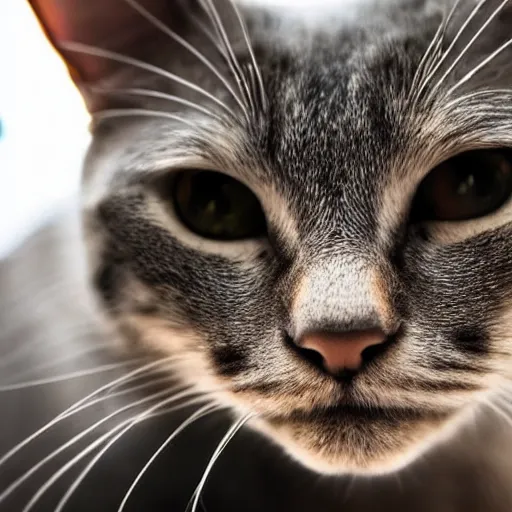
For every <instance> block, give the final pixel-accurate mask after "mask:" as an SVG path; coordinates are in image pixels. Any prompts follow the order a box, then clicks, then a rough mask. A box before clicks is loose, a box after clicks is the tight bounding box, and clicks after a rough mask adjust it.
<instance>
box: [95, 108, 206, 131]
mask: <svg viewBox="0 0 512 512" xmlns="http://www.w3.org/2000/svg"><path fill="white" fill-rule="evenodd" d="M92 117H93V119H94V121H102V120H104V119H116V118H120V117H160V118H163V119H172V120H173V121H178V122H181V123H184V124H186V125H188V126H190V127H191V128H197V124H195V123H193V122H192V121H190V120H188V119H185V118H183V117H180V116H178V115H177V114H172V113H170V112H163V111H160V110H148V109H144V108H119V109H115V108H113V109H106V110H100V111H98V112H95V113H94V114H93V115H92Z"/></svg>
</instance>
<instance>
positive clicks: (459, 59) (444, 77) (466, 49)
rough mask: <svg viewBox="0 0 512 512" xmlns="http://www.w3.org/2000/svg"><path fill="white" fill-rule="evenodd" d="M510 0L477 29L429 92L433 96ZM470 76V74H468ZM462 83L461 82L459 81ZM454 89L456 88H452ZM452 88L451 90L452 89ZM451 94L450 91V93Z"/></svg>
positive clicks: (504, 0)
mask: <svg viewBox="0 0 512 512" xmlns="http://www.w3.org/2000/svg"><path fill="white" fill-rule="evenodd" d="M509 1H510V0H503V1H502V2H501V4H500V5H499V7H498V8H497V9H496V10H495V11H494V12H493V13H492V14H491V15H490V16H489V18H488V19H487V21H486V22H485V23H484V24H483V25H482V26H481V27H480V29H479V30H478V31H477V33H476V34H475V35H474V36H473V37H472V38H471V40H470V41H469V43H468V44H467V45H466V46H465V47H464V48H463V49H462V51H461V52H460V53H459V55H458V56H457V58H456V59H455V61H454V62H453V63H452V64H451V66H450V67H449V68H448V69H447V70H446V71H445V73H444V74H443V75H442V76H441V78H440V79H439V80H438V81H437V83H436V84H435V85H434V87H433V89H432V90H431V91H430V92H429V95H430V96H432V95H433V94H435V93H436V91H438V90H439V88H440V87H441V85H442V84H443V83H444V81H445V80H446V79H447V78H448V76H450V74H451V73H452V72H453V70H454V69H455V68H456V67H457V64H458V63H459V62H460V61H461V59H462V58H463V57H464V55H466V53H467V52H468V51H469V50H470V48H471V47H472V46H473V45H474V43H475V42H476V41H477V40H478V39H479V38H480V36H481V35H482V33H483V32H484V31H485V30H486V28H487V27H488V26H489V25H490V24H491V22H492V21H493V20H494V18H496V16H497V15H498V14H499V13H500V12H501V11H502V10H503V8H504V7H505V6H506V4H507V3H508V2H509ZM485 2H486V0H482V2H481V4H482V5H483V3H485ZM466 76H468V75H466ZM459 83H460V82H459ZM452 89H453V90H454V88H452ZM452 89H450V91H452ZM448 94H450V93H448Z"/></svg>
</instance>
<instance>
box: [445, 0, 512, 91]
mask: <svg viewBox="0 0 512 512" xmlns="http://www.w3.org/2000/svg"><path fill="white" fill-rule="evenodd" d="M507 1H508V0H507ZM509 46H512V38H511V39H509V40H508V41H507V42H506V43H504V44H502V45H501V46H500V47H499V48H498V49H497V50H496V51H495V52H493V53H492V54H491V55H489V57H487V58H486V59H484V60H483V61H482V62H480V64H478V66H476V67H475V68H474V69H473V70H472V71H470V72H469V73H467V74H466V75H465V76H464V78H462V79H461V80H460V81H459V82H457V83H456V84H455V85H454V86H453V87H452V88H451V89H450V90H449V91H448V96H450V95H452V94H453V93H454V92H455V91H456V90H457V89H458V88H459V87H461V86H462V85H464V84H465V83H466V82H468V81H469V80H471V78H473V77H474V76H475V75H476V74H477V73H478V72H479V71H480V70H482V69H483V68H484V67H485V66H487V65H488V64H489V63H490V62H492V61H493V60H494V59H495V58H496V57H498V56H499V55H500V54H501V53H503V52H504V51H505V50H506V49H507V48H508V47H509Z"/></svg>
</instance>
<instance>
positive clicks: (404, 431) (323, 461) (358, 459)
mask: <svg viewBox="0 0 512 512" xmlns="http://www.w3.org/2000/svg"><path fill="white" fill-rule="evenodd" d="M258 423H259V425H258V428H259V429H260V430H261V431H263V432H264V433H265V434H266V435H267V436H270V437H271V438H272V439H274V441H277V442H278V444H279V445H281V446H282V447H283V448H284V449H285V451H286V452H287V453H288V454H289V455H290V456H291V457H292V458H294V459H295V460H297V461H298V462H300V463H301V464H302V465H304V466H306V467H307V468H309V469H312V470H313V471H316V472H318V473H321V474H325V475H343V474H352V475H367V476H371V475H383V474H387V473H392V472H396V471H399V470H400V469H403V468H404V467H406V466H408V465H409V464H411V463H412V462H413V461H414V460H416V459H417V458H418V457H419V456H421V455H422V454H423V453H424V452H426V451H427V450H428V449H429V448H430V447H431V446H432V445H433V444H435V443H436V441H438V440H439V439H441V438H442V437H443V436H444V435H446V433H447V431H448V430H450V429H449V428H448V427H449V426H450V425H452V422H451V421H450V417H449V416H448V415H442V414H432V413H428V414H427V413H425V412H418V411H415V410H413V409H410V410H409V409H392V408H386V409H379V408H362V407H354V406H336V407H330V408H324V409H321V410H320V409H319V410H315V411H312V412H311V413H307V414H305V413H303V412H301V413H297V414H292V415H290V416H288V417H272V418H266V419H265V420H260V421H259V422H258Z"/></svg>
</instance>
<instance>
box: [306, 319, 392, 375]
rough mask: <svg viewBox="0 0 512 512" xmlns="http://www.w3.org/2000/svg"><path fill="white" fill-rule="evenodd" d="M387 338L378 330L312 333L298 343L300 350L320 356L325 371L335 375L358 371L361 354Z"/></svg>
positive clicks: (361, 361) (361, 358) (361, 359)
mask: <svg viewBox="0 0 512 512" xmlns="http://www.w3.org/2000/svg"><path fill="white" fill-rule="evenodd" d="M386 338H387V336H386V335H385V334H384V333H383V332H382V331H381V330H380V329H369V330H366V331H352V332H346V333H345V332H343V333H328V332H323V333H312V334H307V335H306V336H304V337H303V338H302V340H301V342H300V344H299V345H300V346H301V347H302V348H305V349H308V350H313V351H315V352H317V353H318V354H320V355H321V356H322V359H323V364H324V367H325V369H326V370H327V371H328V372H330V373H332V374H336V373H339V372H340V371H343V370H358V369H359V368H360V367H361V365H362V363H363V352H364V350H365V349H367V348H368V347H373V346H375V345H380V344H381V343H384V342H385V341H386Z"/></svg>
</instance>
